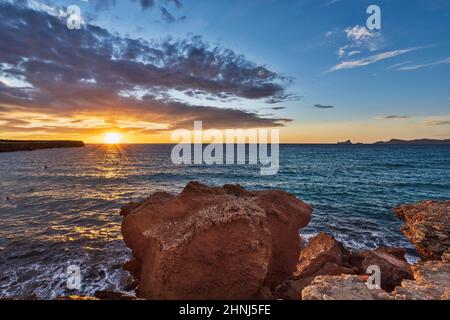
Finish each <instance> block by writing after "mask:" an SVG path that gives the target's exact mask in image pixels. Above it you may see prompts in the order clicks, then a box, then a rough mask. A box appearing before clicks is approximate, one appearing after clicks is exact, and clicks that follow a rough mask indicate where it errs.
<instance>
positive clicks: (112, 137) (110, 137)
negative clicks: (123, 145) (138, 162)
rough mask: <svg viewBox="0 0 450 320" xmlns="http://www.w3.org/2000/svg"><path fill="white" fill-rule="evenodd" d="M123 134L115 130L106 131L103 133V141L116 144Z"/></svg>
mask: <svg viewBox="0 0 450 320" xmlns="http://www.w3.org/2000/svg"><path fill="white" fill-rule="evenodd" d="M122 138H123V135H122V134H121V133H117V132H108V133H105V134H104V135H103V141H104V142H105V143H107V144H118V143H120V142H121V141H122Z"/></svg>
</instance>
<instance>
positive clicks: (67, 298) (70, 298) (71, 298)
mask: <svg viewBox="0 0 450 320" xmlns="http://www.w3.org/2000/svg"><path fill="white" fill-rule="evenodd" d="M55 300H56V301H63V300H64V301H67V300H69V301H75V300H79V301H88V300H100V299H98V298H96V297H89V296H66V297H59V298H56V299H55Z"/></svg>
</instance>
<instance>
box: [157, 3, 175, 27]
mask: <svg viewBox="0 0 450 320" xmlns="http://www.w3.org/2000/svg"><path fill="white" fill-rule="evenodd" d="M160 10H161V15H162V17H163V19H164V21H165V22H167V23H174V22H175V21H176V19H175V17H174V16H173V15H172V14H171V13H170V12H169V11H167V9H166V8H164V7H160Z"/></svg>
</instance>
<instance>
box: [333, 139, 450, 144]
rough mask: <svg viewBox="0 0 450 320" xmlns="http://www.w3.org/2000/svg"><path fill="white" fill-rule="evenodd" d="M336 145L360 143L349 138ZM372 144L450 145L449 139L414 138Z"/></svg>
mask: <svg viewBox="0 0 450 320" xmlns="http://www.w3.org/2000/svg"><path fill="white" fill-rule="evenodd" d="M337 144H338V145H362V143H353V142H352V141H351V140H347V141H344V142H338V143H337ZM372 144H374V145H405V144H406V145H450V139H444V140H438V139H415V140H400V139H391V140H389V141H378V142H375V143H372Z"/></svg>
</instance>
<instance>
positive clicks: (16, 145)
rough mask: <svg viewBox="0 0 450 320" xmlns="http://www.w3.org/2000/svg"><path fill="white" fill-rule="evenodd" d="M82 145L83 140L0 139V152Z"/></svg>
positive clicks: (77, 146)
mask: <svg viewBox="0 0 450 320" xmlns="http://www.w3.org/2000/svg"><path fill="white" fill-rule="evenodd" d="M84 146H85V144H84V142H83V141H64V140H48V141H45V140H0V152H13V151H33V150H38V149H50V148H79V147H84Z"/></svg>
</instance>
